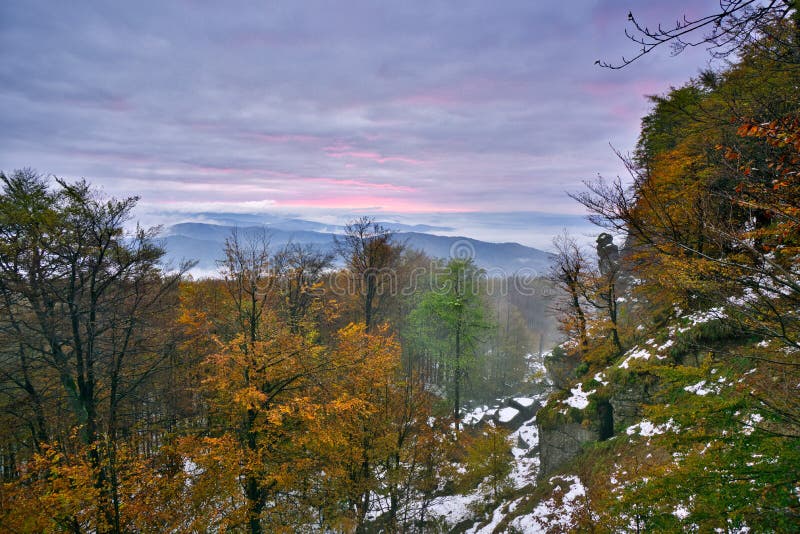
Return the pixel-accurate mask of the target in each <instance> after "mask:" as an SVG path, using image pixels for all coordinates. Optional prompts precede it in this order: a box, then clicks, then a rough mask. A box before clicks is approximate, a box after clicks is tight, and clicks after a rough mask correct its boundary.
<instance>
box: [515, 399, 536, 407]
mask: <svg viewBox="0 0 800 534" xmlns="http://www.w3.org/2000/svg"><path fill="white" fill-rule="evenodd" d="M514 402H516V403H517V404H519V405H520V406H522V407H523V408H529V407H531V406H533V403H534V402H536V399H532V398H530V397H514Z"/></svg>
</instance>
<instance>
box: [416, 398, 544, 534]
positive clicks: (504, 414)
mask: <svg viewBox="0 0 800 534" xmlns="http://www.w3.org/2000/svg"><path fill="white" fill-rule="evenodd" d="M545 397H547V394H546V393H545V394H542V395H535V396H533V397H515V398H514V400H515V401H516V402H517V403H519V404H520V405H521V406H525V407H528V406H533V404H534V403H536V402H541V401H542V400H543V399H544V398H545ZM495 411H497V414H498V419H499V420H500V421H505V420H508V421H510V420H511V419H513V418H514V417H516V414H518V413H519V410H517V409H516V408H511V407H505V408H501V409H500V410H493V409H490V408H488V407H487V406H480V407H478V408H476V409H474V410H472V411H471V412H470V413H469V414H467V415H466V416H465V420H466V418H467V417H472V418H478V419H479V417H480V416H483V415H484V414H487V413H494V412H495ZM508 438H509V441H510V443H511V444H512V448H511V453H512V455H513V456H514V464H513V466H512V469H511V473H510V474H509V477H508V479H509V482H510V483H511V485H512V486H513V487H514V488H515V489H521V488H524V487H525V486H528V485H530V484H535V483H536V475H537V474H538V470H539V455H538V454H535V451H536V449H537V447H538V446H539V429H538V427H537V426H536V417H532V418H531V419H530V420H528V421H526V422H525V423H524V424H523V425H522V426H520V427H519V428H518V429H517V430H515V431H514V432H511V433H510V434H509V436H508ZM486 491H487V489H486V487H485V486H484V485H480V486H478V488H476V489H475V490H474V491H472V492H470V493H469V494H467V495H445V496H441V497H437V498H435V499H434V500H433V502H432V503H431V504H430V507H429V512H430V514H431V515H432V516H435V517H439V518H441V519H444V520H445V521H447V523H448V524H449V525H451V526H453V525H455V524H457V523H459V522H461V521H464V520H465V519H469V518H470V517H472V515H473V511H472V510H473V508H474V507H475V505H477V504H479V503H481V504H482V503H485V502H486V499H487V497H486ZM520 501H521V499H518V500H517V501H512V503H511V504H508V505H506V503H504V504H503V505H501V506H499V507H498V508H497V509H495V510H494V512H493V514H492V517H491V519H490V520H489V523H488V524H486V525H484V526H480V524H481V523H482V522H480V523H476V525H475V526H473V527H472V529H471V530H468V531H467V532H471V533H475V534H478V533H480V534H485V533H490V532H492V531H493V530H494V529H495V527H497V525H498V524H499V523H500V522H501V521H502V520H503V518H504V517H505V516H506V515H507V514H509V513H511V512H513V511H514V509H515V508H516V506H517V504H518V503H519V502H520Z"/></svg>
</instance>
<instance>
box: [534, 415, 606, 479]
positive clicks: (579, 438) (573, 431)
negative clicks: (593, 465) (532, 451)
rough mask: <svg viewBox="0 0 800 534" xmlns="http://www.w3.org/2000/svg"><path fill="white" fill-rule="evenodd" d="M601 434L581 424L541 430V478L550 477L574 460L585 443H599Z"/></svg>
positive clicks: (562, 424)
mask: <svg viewBox="0 0 800 534" xmlns="http://www.w3.org/2000/svg"><path fill="white" fill-rule="evenodd" d="M599 439H600V434H599V433H598V431H597V430H594V429H592V428H591V427H587V426H584V425H582V424H580V423H572V422H570V423H566V422H565V423H559V424H556V425H554V426H553V427H551V428H547V427H540V428H539V459H540V461H541V468H540V470H539V477H540V478H541V477H543V476H545V475H548V474H550V473H552V472H553V471H555V470H556V469H558V468H559V467H560V466H562V465H564V464H565V463H567V462H568V461H570V460H572V459H573V458H575V457H576V456H578V454H580V452H581V449H582V448H583V445H584V444H585V443H589V442H592V441H598V440H599Z"/></svg>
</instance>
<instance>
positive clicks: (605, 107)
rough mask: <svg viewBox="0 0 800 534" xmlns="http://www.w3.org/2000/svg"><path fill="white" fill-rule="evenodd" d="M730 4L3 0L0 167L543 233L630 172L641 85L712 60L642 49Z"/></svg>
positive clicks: (158, 202)
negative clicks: (624, 163)
mask: <svg viewBox="0 0 800 534" xmlns="http://www.w3.org/2000/svg"><path fill="white" fill-rule="evenodd" d="M716 5H717V1H716V0H674V1H670V2H663V1H658V0H653V1H649V2H644V1H641V0H639V1H634V0H627V1H623V0H573V1H568V2H565V1H561V2H557V1H547V2H544V1H541V2H540V1H534V0H521V1H502V2H501V1H495V2H489V1H458V2H456V1H452V2H437V1H430V0H426V1H420V2H416V1H414V2H412V1H402V2H399V1H398V2H379V1H364V2H359V1H349V0H347V1H345V0H343V1H333V0H329V1H319V2H315V1H286V2H280V1H269V2H267V1H264V2H200V1H194V0H184V1H172V2H164V1H155V2H149V1H143V0H137V1H135V2H83V1H76V2H61V1H55V0H54V1H51V2H38V1H24V2H22V1H20V2H2V3H0V51H1V53H0V79H1V83H0V110H1V111H0V169H2V170H4V171H6V172H8V171H11V170H13V169H15V168H21V167H32V168H34V169H36V170H38V171H39V172H42V173H46V174H55V175H57V176H61V177H66V178H79V177H85V178H87V179H88V180H89V181H91V182H93V183H94V184H97V185H100V186H102V187H103V189H104V190H105V191H106V192H107V193H108V194H111V195H116V196H123V195H133V194H135V195H139V196H141V202H140V207H139V213H140V216H141V217H143V218H145V219H148V218H149V219H153V220H156V219H159V218H160V219H161V220H160V221H159V222H164V221H166V222H169V220H171V219H180V218H181V217H182V215H181V214H182V213H188V212H196V211H226V212H263V211H268V212H279V213H290V214H295V215H298V216H302V217H306V218H310V219H315V220H325V221H326V222H327V221H340V220H343V219H346V218H349V217H352V216H353V215H357V214H363V213H368V214H374V215H376V216H378V217H379V218H382V219H385V220H398V221H402V222H420V223H433V224H447V225H451V226H454V227H456V229H457V231H458V232H459V233H467V234H469V235H473V236H475V237H479V238H485V239H491V240H498V241H499V240H508V239H514V240H518V241H521V242H524V243H526V244H532V245H539V246H542V245H543V243H544V242H546V241H549V239H550V235H549V234H550V233H552V232H553V231H557V228H558V227H561V226H569V227H573V228H579V227H580V225H581V223H580V221H581V216H582V212H581V210H580V206H578V205H576V204H575V203H574V202H573V201H572V200H570V199H569V198H568V197H567V196H566V194H565V191H577V190H579V189H580V187H581V181H582V180H584V179H591V178H593V177H595V176H597V175H598V174H601V175H605V176H615V175H617V174H620V173H621V172H622V169H621V166H620V165H619V162H618V161H617V160H616V158H615V156H614V154H613V152H612V151H611V148H610V147H609V143H610V144H613V145H614V146H615V147H617V148H619V149H621V150H623V151H626V150H630V149H631V148H633V146H634V144H635V141H636V137H637V133H638V126H639V118H640V117H641V116H642V114H643V113H645V112H646V111H647V109H648V104H647V101H646V99H645V98H644V96H643V95H646V94H655V93H662V92H664V91H666V90H667V89H668V88H669V87H670V85H677V84H680V83H682V82H683V81H685V80H686V79H688V78H689V77H691V76H693V75H695V74H696V73H697V71H698V69H699V68H701V67H704V66H706V64H707V54H706V52H705V51H704V50H702V49H695V50H688V51H687V52H686V53H684V54H682V55H680V56H678V57H676V58H672V57H670V55H669V51H668V50H666V49H665V50H663V51H660V52H659V53H657V54H652V55H650V56H647V57H645V58H643V59H642V60H641V61H639V62H637V63H635V64H634V65H632V66H630V67H628V68H626V69H623V70H621V71H611V70H607V69H601V68H598V67H596V66H594V61H595V60H596V59H607V60H615V59H617V58H619V57H620V56H622V55H623V54H626V55H631V54H633V53H635V50H636V48H635V45H634V44H633V43H631V42H629V41H627V40H626V38H625V36H624V34H623V30H624V28H625V26H626V19H627V14H628V11H629V10H633V12H634V13H635V14H636V15H637V16H638V17H639V18H640V19H641V20H643V21H644V22H645V23H648V24H650V25H653V26H655V25H657V24H658V23H659V22H662V23H670V22H672V21H674V20H675V19H676V18H677V17H679V16H682V14H684V13H686V14H688V15H690V16H693V15H701V14H704V13H707V12H709V11H711V10H713V8H714V7H715V6H716Z"/></svg>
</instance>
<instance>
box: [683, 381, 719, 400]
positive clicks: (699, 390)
mask: <svg viewBox="0 0 800 534" xmlns="http://www.w3.org/2000/svg"><path fill="white" fill-rule="evenodd" d="M705 385H706V381H705V380H701V381H700V382H698V383H697V384H694V385H691V386H686V387H685V388H683V389H684V390H685V391H688V392H689V393H694V394H695V395H700V396H701V397H703V396H705V395H708V394H709V393H717V391H716V390H714V389H710V388H706V387H704V386H705Z"/></svg>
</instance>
